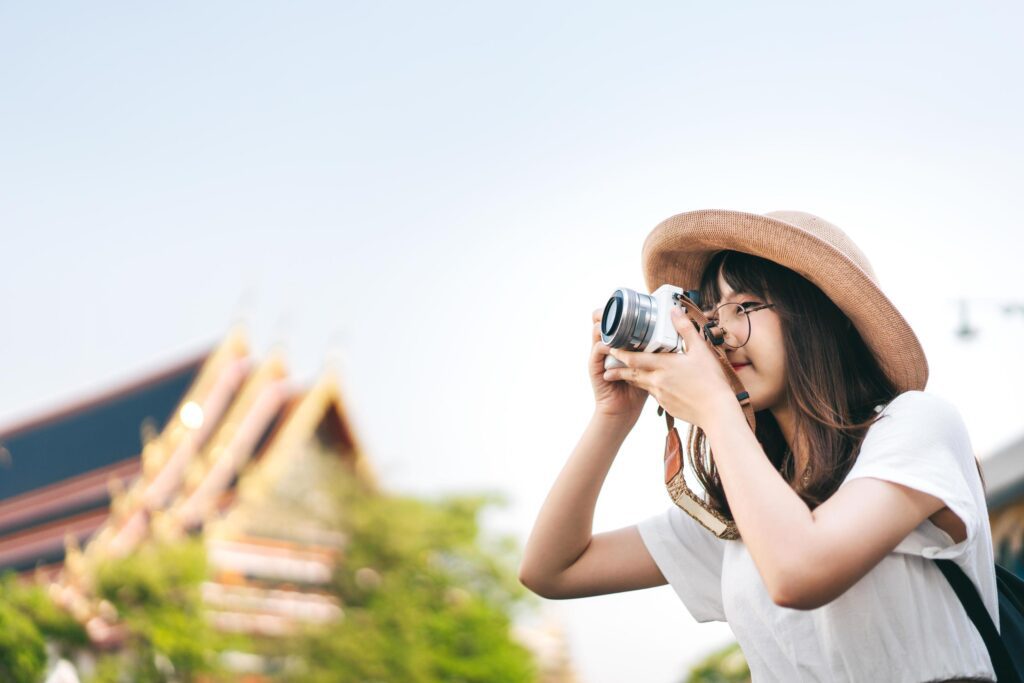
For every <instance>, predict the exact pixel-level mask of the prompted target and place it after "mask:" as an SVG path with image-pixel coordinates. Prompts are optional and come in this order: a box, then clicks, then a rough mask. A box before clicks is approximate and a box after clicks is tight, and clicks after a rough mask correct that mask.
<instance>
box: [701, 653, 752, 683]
mask: <svg viewBox="0 0 1024 683" xmlns="http://www.w3.org/2000/svg"><path fill="white" fill-rule="evenodd" d="M686 683H750V668H749V667H748V666H747V660H746V658H745V657H744V656H743V651H742V650H741V649H740V646H739V643H730V644H729V645H727V646H725V647H724V648H722V649H721V650H718V651H717V652H713V653H712V654H710V655H708V656H707V657H706V658H705V659H704V660H703V661H701V662H700V663H698V664H697V665H696V666H695V667H693V668H692V669H691V670H690V675H689V676H688V677H687V679H686Z"/></svg>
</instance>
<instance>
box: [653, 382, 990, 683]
mask: <svg viewBox="0 0 1024 683" xmlns="http://www.w3.org/2000/svg"><path fill="white" fill-rule="evenodd" d="M876 410H877V408H876ZM881 413H882V417H881V418H880V419H879V420H878V421H877V422H876V423H875V424H873V425H872V426H871V428H870V429H869V430H868V433H867V435H866V436H865V438H864V442H863V444H862V446H861V451H860V454H859V456H858V457H857V461H856V463H855V465H854V466H853V468H852V469H851V470H850V472H849V474H848V475H847V477H846V478H845V479H844V481H843V484H845V483H846V482H848V481H850V480H852V479H856V478H858V477H874V478H877V479H885V480H888V481H893V482H897V483H900V484H903V485H905V486H909V487H912V488H915V489H918V490H920V491H925V492H927V493H930V494H932V495H934V496H936V497H937V498H940V499H942V501H943V502H945V503H946V505H948V506H949V508H950V509H951V510H952V511H953V512H954V513H956V514H957V516H958V517H960V519H962V520H963V522H964V524H965V526H966V527H967V538H966V539H965V540H964V541H962V542H960V543H954V542H953V539H952V538H951V537H950V536H949V534H947V533H946V532H944V531H943V530H942V529H940V528H939V527H937V526H936V525H935V524H933V523H932V522H931V521H929V520H925V521H924V522H922V523H921V524H920V525H919V526H918V527H917V528H916V529H914V530H913V531H912V532H911V533H910V534H909V535H908V536H907V537H906V538H905V539H903V541H902V542H900V544H899V545H898V546H897V547H896V548H895V549H894V550H893V551H892V552H891V553H889V554H888V555H887V556H886V557H884V558H883V559H882V561H881V562H879V564H878V565H876V566H875V567H874V568H872V569H871V571H869V572H868V573H867V574H866V575H865V576H864V577H862V578H861V579H860V581H858V582H857V583H856V584H854V585H853V586H852V587H850V588H849V589H848V590H847V591H846V592H845V593H843V594H842V595H840V596H839V597H838V598H836V599H835V600H833V601H832V602H830V603H828V604H827V605H823V606H821V607H818V608H816V609H812V610H798V609H790V608H787V607H780V606H779V605H776V604H775V603H774V602H773V601H772V599H771V598H770V597H769V595H768V593H767V590H766V589H765V585H764V582H763V581H762V579H761V575H760V574H759V573H758V571H757V567H756V566H755V565H754V562H753V560H752V559H751V557H750V554H749V553H748V552H747V548H746V546H745V545H744V543H743V541H742V539H737V540H732V541H725V540H722V539H719V538H718V537H716V536H715V535H714V534H712V533H711V532H709V531H707V530H706V529H705V528H704V527H703V526H701V525H700V524H699V523H697V522H696V521H695V520H694V519H692V518H691V517H690V516H689V515H687V514H686V513H685V512H684V511H683V510H681V509H680V508H678V507H676V506H675V505H672V506H671V507H669V508H668V510H666V511H665V512H664V513H662V514H660V515H656V516H654V517H650V518H648V519H645V520H643V521H641V522H640V523H639V524H638V525H637V526H638V529H639V531H640V536H641V537H642V538H643V541H644V544H645V545H646V546H647V549H648V551H649V552H650V553H651V557H653V558H654V561H655V562H656V563H657V565H658V568H659V569H661V572H662V574H664V575H665V578H666V579H667V580H668V582H669V584H670V585H671V586H672V587H673V588H674V589H675V591H676V593H677V594H678V595H679V598H680V599H681V600H682V601H683V604H684V605H685V606H686V609H687V610H688V611H689V612H690V614H691V615H692V616H693V618H694V619H696V620H697V621H699V622H705V621H727V622H728V623H729V626H730V627H731V628H732V631H733V634H734V635H735V636H736V640H737V641H738V642H739V645H740V647H741V648H742V650H743V654H744V655H745V656H746V659H747V663H748V664H749V666H750V673H751V677H752V680H753V682H754V683H769V682H771V681H779V682H780V683H799V682H802V681H803V682H807V681H821V682H823V683H839V682H841V681H848V682H850V683H862V682H864V681H886V682H889V683H922V682H923V681H943V680H947V679H953V678H972V677H977V678H978V679H979V680H992V681H994V680H995V675H994V672H993V668H992V662H991V660H990V659H989V656H988V651H987V650H986V648H985V643H984V641H983V640H982V638H981V635H980V634H979V633H978V631H977V629H975V627H974V625H973V624H972V623H971V621H970V618H969V617H968V616H967V612H966V611H965V610H964V608H963V607H962V606H961V604H960V601H959V600H958V599H957V597H956V593H954V592H953V589H952V588H951V587H950V585H949V583H948V582H947V581H946V578H945V577H944V576H943V574H942V572H941V571H940V570H939V568H938V567H937V566H935V563H934V562H932V560H931V559H930V558H949V559H952V560H954V561H955V562H956V563H957V564H958V565H959V566H960V568H961V569H963V570H964V572H965V573H966V574H967V576H969V577H970V578H971V580H972V581H973V582H974V584H975V586H977V588H978V590H979V592H980V594H981V597H982V600H983V601H984V603H985V607H986V608H987V609H988V611H989V614H990V615H991V616H992V619H993V621H994V622H995V623H996V626H997V628H998V626H999V610H998V603H997V592H996V579H995V567H994V560H993V554H992V532H991V529H990V528H989V524H988V508H987V506H986V504H985V496H984V492H983V490H982V486H981V480H980V478H979V477H978V472H977V469H976V467H975V462H974V455H973V450H972V448H971V443H970V439H969V437H968V434H967V429H966V427H965V426H964V422H963V419H962V418H961V416H960V413H959V412H958V411H957V409H956V408H955V407H954V406H953V405H952V404H950V403H949V402H948V401H946V400H945V399H942V398H940V397H937V396H934V395H932V394H927V393H924V392H921V391H908V392H905V393H903V394H900V395H899V396H897V397H896V398H895V399H893V400H892V402H890V403H889V404H888V405H887V406H885V407H884V408H883V409H882V410H881ZM850 542H851V543H856V539H850Z"/></svg>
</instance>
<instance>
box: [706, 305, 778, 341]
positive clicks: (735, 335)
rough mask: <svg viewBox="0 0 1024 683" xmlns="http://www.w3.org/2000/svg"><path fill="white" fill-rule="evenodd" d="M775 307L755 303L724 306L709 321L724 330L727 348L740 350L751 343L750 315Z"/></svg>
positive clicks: (710, 316)
mask: <svg viewBox="0 0 1024 683" xmlns="http://www.w3.org/2000/svg"><path fill="white" fill-rule="evenodd" d="M774 305H775V304H758V303H754V302H747V303H743V304H722V305H721V306H719V307H718V308H716V309H715V310H714V311H713V312H712V313H711V315H709V316H708V321H709V322H712V323H714V324H715V325H716V326H717V327H721V328H722V331H723V332H724V333H725V334H724V335H723V341H724V343H725V345H726V346H728V347H730V348H733V349H738V348H740V347H741V346H743V345H745V344H746V343H747V342H748V341H750V317H749V316H750V314H751V313H753V312H754V311H760V310H761V309H764V308H772V307H773V306H774Z"/></svg>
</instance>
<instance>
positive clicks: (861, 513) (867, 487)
mask: <svg viewBox="0 0 1024 683" xmlns="http://www.w3.org/2000/svg"><path fill="white" fill-rule="evenodd" d="M643 262H644V274H645V278H646V281H647V286H648V287H649V288H650V291H653V290H654V289H656V288H657V287H658V286H660V285H662V284H664V283H671V284H674V285H676V286H679V287H682V288H683V289H698V290H699V291H700V298H701V302H702V308H703V309H704V310H705V315H707V316H708V317H712V318H715V319H716V320H718V322H719V324H720V325H721V326H722V327H723V329H724V330H725V342H726V345H725V350H726V353H727V356H728V358H729V360H730V362H731V364H732V365H733V368H734V369H735V370H736V373H737V376H738V377H739V379H740V380H741V381H742V383H743V385H744V387H745V389H746V390H747V391H748V393H749V394H750V399H751V402H752V404H753V408H754V410H755V416H756V423H757V426H756V430H755V431H751V430H750V428H749V426H748V424H747V422H746V419H745V417H744V414H743V411H742V407H741V406H740V404H739V402H738V401H737V399H736V396H735V395H734V394H733V392H732V390H731V388H730V386H729V384H728V381H727V379H726V377H725V372H724V370H723V369H722V367H721V365H720V363H719V361H718V359H717V357H716V354H715V352H714V351H713V350H712V349H711V348H710V346H709V345H708V343H707V342H706V341H705V340H704V339H703V338H702V336H701V334H700V333H699V332H697V331H696V330H695V329H694V327H693V325H692V324H691V323H690V322H689V321H688V319H687V318H686V317H685V316H682V315H673V321H674V323H675V326H676V330H677V331H678V333H679V334H680V336H681V337H682V338H683V340H684V342H685V352H684V353H668V354H666V353H658V354H653V353H645V352H630V351H625V350H621V349H610V348H609V347H607V346H606V345H605V344H603V343H602V342H601V337H600V329H599V323H598V321H599V319H600V313H601V311H600V310H598V311H595V312H594V316H593V321H594V323H595V325H594V328H593V334H592V340H593V342H594V346H593V350H592V352H591V355H590V361H589V367H590V378H591V382H592V383H593V387H594V395H595V402H596V405H595V410H594V414H593V417H592V419H591V421H590V424H589V425H588V426H587V428H586V431H585V432H584V434H583V437H582V438H581V440H580V442H579V444H578V445H577V447H576V449H575V450H574V451H573V453H572V454H571V455H570V457H569V460H568V462H567V463H566V464H565V466H564V468H563V469H562V471H561V473H560V474H559V476H558V478H557V479H556V481H555V483H554V485H553V486H552V488H551V491H550V493H549V494H548V496H547V499H546V500H545V502H544V504H543V506H542V508H541V510H540V513H539V514H538V517H537V521H536V523H535V525H534V528H533V531H532V533H531V536H530V538H529V540H528V542H527V545H526V548H525V550H524V554H523V558H522V562H521V566H520V580H521V581H522V583H523V584H524V585H525V586H527V587H528V588H530V589H531V590H532V591H534V592H535V593H537V594H539V595H541V596H544V597H547V598H552V599H562V598H578V597H584V596H590V595H601V594H606V593H616V592H621V591H628V590H636V589H639V588H648V587H652V586H660V585H663V584H665V583H669V584H671V585H672V587H673V588H674V589H675V592H676V594H677V595H678V596H679V598H680V599H681V600H682V602H683V604H684V605H685V607H686V609H687V610H688V611H689V612H690V614H691V615H692V616H693V618H694V619H696V620H697V621H699V622H705V621H728V623H729V625H730V627H731V628H732V631H733V633H734V634H735V635H736V638H737V640H738V642H739V644H740V646H741V648H742V650H743V652H744V654H745V656H746V658H747V661H748V664H749V666H750V670H751V675H752V679H753V681H754V683H763V682H768V681H780V682H785V683H791V682H795V681H822V682H828V683H835V682H838V681H850V682H854V683H860V682H861V681H887V682H905V683H923V682H925V681H966V680H970V681H993V680H995V676H994V673H993V668H992V663H991V661H990V659H989V656H988V652H987V650H986V648H985V645H984V642H983V641H982V639H981V636H980V635H979V634H978V632H977V630H976V629H975V628H974V626H973V625H972V624H971V622H970V619H969V618H968V616H967V613H966V611H965V610H964V609H963V607H962V606H961V604H960V602H959V601H958V599H957V597H956V594H955V593H954V592H953V590H952V589H951V588H950V586H949V584H948V583H947V581H946V579H945V578H944V577H943V575H942V573H941V572H940V570H939V568H938V567H937V566H935V565H934V563H933V562H932V558H949V559H953V560H954V561H955V562H956V563H957V564H958V565H959V566H960V567H961V568H962V569H963V570H964V571H965V572H966V573H967V575H968V576H969V577H970V578H971V579H972V581H973V582H974V584H975V586H976V587H977V588H978V590H979V591H980V593H981V596H982V598H983V601H984V603H985V606H986V607H987V608H988V610H989V612H990V614H991V616H992V619H993V620H994V621H995V623H996V625H997V627H998V624H999V622H998V619H999V614H998V608H997V602H996V584H995V572H994V564H993V553H992V537H991V531H990V529H989V525H988V511H987V508H986V504H985V495H984V488H983V482H982V480H981V476H980V469H979V467H978V463H977V461H976V459H975V458H974V455H973V451H972V448H971V445H970V440H969V437H968V434H967V431H966V429H965V427H964V423H963V420H962V418H961V416H960V414H959V413H958V411H957V410H956V408H955V407H954V406H953V405H951V404H950V403H949V402H948V401H946V400H944V399H941V398H939V397H937V396H933V395H931V394H928V393H924V391H923V389H924V386H925V383H926V381H927V377H928V366H927V361H926V359H925V356H924V353H923V351H922V349H921V346H920V344H919V342H918V340H917V338H916V336H915V335H914V332H913V330H911V328H910V326H909V325H908V324H907V323H906V321H905V320H904V318H903V317H902V316H901V315H900V313H899V312H898V311H897V310H896V308H895V307H894V306H893V304H892V303H891V302H890V301H889V299H888V298H887V297H886V296H885V295H884V294H883V293H882V292H881V290H880V289H879V288H878V286H877V281H876V278H875V276H874V273H873V271H872V269H871V266H870V264H869V263H868V261H867V259H866V258H865V257H864V255H863V254H862V253H861V251H860V250H859V249H858V248H857V247H856V246H855V245H854V244H853V243H852V242H851V241H850V240H849V238H848V237H847V236H846V235H845V234H844V233H843V232H842V231H841V230H839V229H838V228H836V227H835V226H834V225H831V224H830V223H828V222H826V221H824V220H822V219H821V218H818V217H817V216H812V215H810V214H807V213H803V212H796V211H786V212H781V211H777V212H772V213H768V214H763V215H762V214H752V213H744V212H736V211H717V210H715V211H693V212H688V213H684V214H679V215H677V216H673V217H672V218H669V219H668V220H666V221H664V222H662V223H661V224H660V225H658V226H657V227H656V228H655V230H654V231H653V232H652V233H651V234H650V236H649V237H648V238H647V240H646V242H645V243H644V250H643ZM608 354H611V355H612V356H614V357H615V358H617V359H618V360H620V361H622V362H623V363H624V364H625V367H620V368H616V369H612V370H606V369H605V367H604V360H605V356H606V355H608ZM649 395H650V396H653V397H654V398H655V400H656V401H657V402H658V404H659V405H660V406H661V407H662V408H664V409H665V411H666V412H668V413H669V414H670V415H671V416H673V417H675V418H677V419H681V420H684V421H685V422H687V423H689V424H690V425H691V431H690V435H689V438H688V439H687V440H686V446H687V451H688V453H687V454H688V456H689V459H690V460H691V462H692V463H693V468H694V471H695V474H696V476H697V478H698V479H699V481H700V482H701V484H702V486H703V487H704V489H705V490H706V492H707V503H708V505H709V507H711V508H712V509H714V510H716V512H717V513H719V514H721V515H722V516H723V517H724V518H725V519H727V520H730V521H731V522H733V523H734V525H735V529H736V531H738V533H739V538H738V539H732V540H725V539H723V538H720V537H718V536H716V535H715V534H712V533H711V532H710V531H709V530H708V529H707V528H705V527H704V526H703V525H702V524H700V523H698V522H697V520H695V519H694V518H692V517H690V516H689V515H688V514H687V513H686V512H684V511H683V510H682V509H681V508H679V507H677V506H675V505H671V506H670V507H669V508H668V509H667V510H666V511H665V512H664V513H662V514H660V515H656V516H654V517H651V518H649V519H645V520H643V521H641V522H639V523H638V524H636V525H634V526H629V527H626V528H623V529H618V530H615V531H609V532H604V533H599V534H595V535H592V533H591V531H592V522H593V511H594V505H595V503H596V501H597V497H598V494H599V493H600V490H601V486H602V483H603V481H604V478H605V476H606V475H607V473H608V470H609V467H610V466H611V463H612V460H613V459H614V458H615V456H616V454H617V452H618V450H619V447H620V446H621V444H622V442H623V440H624V439H625V437H626V435H627V434H628V433H629V431H630V430H631V429H632V428H633V425H634V424H635V423H636V422H637V420H638V418H639V416H640V413H641V409H642V408H643V406H644V404H645V401H646V399H647V397H648V396H649ZM712 451H713V458H712V457H711V456H712Z"/></svg>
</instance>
